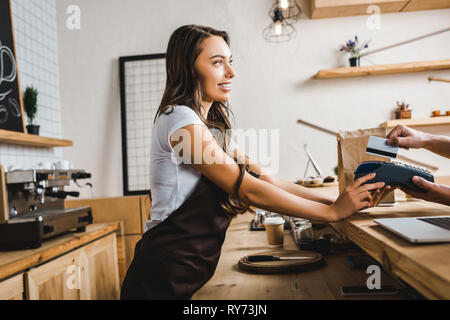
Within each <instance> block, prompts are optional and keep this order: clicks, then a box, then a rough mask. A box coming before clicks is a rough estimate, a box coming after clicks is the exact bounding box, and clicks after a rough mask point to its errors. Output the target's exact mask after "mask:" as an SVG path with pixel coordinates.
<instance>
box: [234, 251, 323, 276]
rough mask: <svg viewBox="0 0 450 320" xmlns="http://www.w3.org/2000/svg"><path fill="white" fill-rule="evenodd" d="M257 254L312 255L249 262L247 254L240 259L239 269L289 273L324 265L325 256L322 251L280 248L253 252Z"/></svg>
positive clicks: (254, 271) (268, 272)
mask: <svg viewBox="0 0 450 320" xmlns="http://www.w3.org/2000/svg"><path fill="white" fill-rule="evenodd" d="M256 255H274V256H279V257H310V259H301V260H277V261H263V262H249V261H248V260H247V256H245V257H242V258H241V259H239V264H238V266H239V269H241V270H243V271H247V272H250V273H263V274H276V273H289V272H298V271H303V270H310V269H314V268H318V267H320V266H322V265H323V262H324V261H323V256H322V255H321V254H320V253H318V252H313V251H304V250H278V251H266V252H258V253H255V254H252V256H256Z"/></svg>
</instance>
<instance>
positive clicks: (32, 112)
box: [23, 87, 39, 135]
mask: <svg viewBox="0 0 450 320" xmlns="http://www.w3.org/2000/svg"><path fill="white" fill-rule="evenodd" d="M38 95H39V92H38V91H37V90H36V89H35V88H33V87H27V88H26V89H25V93H24V95H23V104H24V108H25V113H26V114H27V118H28V122H29V123H30V124H29V125H27V132H28V133H29V134H36V135H39V125H35V124H33V120H34V118H35V116H36V112H37V96H38Z"/></svg>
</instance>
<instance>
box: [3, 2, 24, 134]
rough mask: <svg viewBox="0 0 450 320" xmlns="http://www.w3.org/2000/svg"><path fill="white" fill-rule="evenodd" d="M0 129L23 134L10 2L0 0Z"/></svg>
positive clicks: (20, 96) (21, 107)
mask: <svg viewBox="0 0 450 320" xmlns="http://www.w3.org/2000/svg"><path fill="white" fill-rule="evenodd" d="M0 129H3V130H11V131H18V132H24V121H23V106H22V95H21V93H20V84H19V76H18V72H17V59H16V53H15V46H14V30H13V23H12V15H11V2H10V0H0Z"/></svg>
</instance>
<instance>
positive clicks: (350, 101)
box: [57, 0, 450, 196]
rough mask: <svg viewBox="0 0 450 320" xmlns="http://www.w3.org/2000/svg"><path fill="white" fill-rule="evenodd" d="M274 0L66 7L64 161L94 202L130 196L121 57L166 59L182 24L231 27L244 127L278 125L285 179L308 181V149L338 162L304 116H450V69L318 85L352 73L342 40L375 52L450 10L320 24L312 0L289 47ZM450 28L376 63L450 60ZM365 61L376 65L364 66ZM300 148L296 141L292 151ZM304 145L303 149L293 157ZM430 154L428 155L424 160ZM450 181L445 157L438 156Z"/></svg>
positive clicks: (143, 0) (236, 102) (349, 125)
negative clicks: (274, 14) (271, 35)
mask: <svg viewBox="0 0 450 320" xmlns="http://www.w3.org/2000/svg"><path fill="white" fill-rule="evenodd" d="M272 2H273V1H270V0H246V1H239V0H215V1H211V0H190V1H182V0H165V1H156V0H128V1H125V0H95V1H92V0H58V1H57V12H58V28H59V43H60V72H61V98H62V106H63V113H62V127H63V137H64V138H66V139H73V140H74V147H73V148H66V149H64V157H65V158H66V159H69V160H71V161H72V162H73V163H74V164H75V166H76V167H79V168H84V169H86V170H88V171H90V172H92V173H93V176H94V178H93V183H94V186H95V189H96V196H118V195H122V162H121V129H120V101H119V77H118V57H119V56H126V55H138V54H150V53H160V52H164V51H165V50H166V46H167V42H168V39H169V37H170V35H171V33H172V32H173V31H174V30H175V29H176V28H177V27H179V26H181V25H183V24H189V23H195V24H204V25H209V26H212V27H215V28H218V29H223V30H226V31H228V32H229V34H230V36H231V49H232V52H233V57H234V61H235V62H234V66H235V71H236V73H237V77H236V78H235V79H234V85H233V93H232V109H233V111H234V114H235V118H236V122H235V124H236V127H238V128H243V129H249V128H267V129H275V128H277V129H280V138H281V143H280V170H279V174H278V175H279V176H280V177H282V178H285V179H289V180H295V179H296V178H299V177H301V176H303V172H304V170H305V165H306V158H305V154H304V153H303V144H305V143H307V144H308V146H309V149H310V151H311V153H312V154H313V155H314V157H315V158H316V160H317V161H318V162H319V164H320V166H321V167H322V168H323V170H324V171H325V173H326V174H332V170H333V167H334V166H336V165H337V152H336V141H335V138H333V137H332V136H329V135H326V134H324V133H321V132H318V131H316V130H314V129H311V128H308V127H305V126H302V125H299V124H297V123H296V120H297V119H299V118H301V119H304V120H306V121H310V122H313V123H316V124H319V125H322V126H325V127H327V128H330V129H332V130H339V129H356V128H369V127H376V126H378V125H379V124H380V123H381V122H384V121H386V120H388V119H390V118H391V113H392V111H393V110H394V109H395V107H396V104H395V102H396V101H398V100H400V101H403V100H404V101H405V102H407V103H409V104H410V105H411V108H412V110H413V113H412V114H413V117H414V118H421V117H428V116H429V115H430V113H431V110H435V109H441V110H448V109H450V108H449V106H450V86H449V84H448V83H442V82H431V83H429V82H428V80H427V77H428V76H429V75H434V76H439V77H447V78H449V77H450V70H442V71H434V72H419V73H411V74H403V75H386V76H378V77H368V78H352V79H336V80H312V79H311V77H312V76H313V75H314V74H315V73H316V72H317V71H318V70H320V69H327V68H333V67H338V66H344V65H346V64H347V60H346V57H345V56H343V55H341V54H340V53H339V51H338V49H339V47H340V45H341V44H342V43H344V42H345V41H346V40H348V39H350V38H352V37H353V36H354V35H355V34H358V36H359V37H360V39H369V38H370V39H372V43H371V48H372V49H374V48H378V47H382V46H386V45H389V44H393V43H396V42H400V41H404V40H406V39H409V38H413V37H416V36H419V35H423V34H426V33H430V32H433V31H436V30H439V29H443V28H445V27H448V26H449V21H450V19H449V17H450V10H448V9H447V10H432V11H419V12H410V13H400V14H398V13H394V14H385V15H382V17H381V29H379V30H369V29H368V28H367V27H366V21H367V16H356V17H344V18H334V19H321V20H311V19H309V18H308V15H309V1H299V3H300V4H301V6H302V8H303V10H304V14H303V18H302V19H301V20H300V21H299V22H298V23H296V24H295V28H296V29H297V31H298V35H297V37H296V38H295V39H293V40H291V41H290V42H287V43H283V44H271V43H267V42H265V41H264V39H263V38H262V30H263V29H264V28H265V27H266V26H267V25H268V24H269V23H270V19H269V17H268V11H269V9H270V7H271V5H272ZM72 4H76V5H78V6H79V7H80V8H81V29H80V30H68V29H67V28H66V19H67V18H68V15H67V14H66V8H67V7H68V6H69V5H72ZM449 52H450V32H447V33H444V34H440V35H437V36H434V37H431V38H428V39H425V40H421V41H419V42H415V43H411V44H407V45H404V46H402V47H398V48H394V49H391V50H388V51H385V52H380V53H377V54H375V55H373V56H371V57H370V59H371V61H372V62H373V63H376V64H384V63H397V62H408V61H422V60H435V59H448V58H449V56H448V54H449ZM362 64H363V65H368V64H371V63H370V62H369V61H367V60H363V61H362ZM295 145H296V146H297V147H296V148H295ZM296 149H298V150H296ZM427 159H428V158H427ZM432 159H434V160H433V161H435V160H436V159H437V160H436V161H437V163H438V165H439V166H440V167H441V168H444V170H442V171H440V173H443V174H448V173H449V169H450V166H449V165H448V162H447V163H446V162H443V160H445V159H443V158H440V157H436V158H432Z"/></svg>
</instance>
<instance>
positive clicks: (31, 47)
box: [0, 0, 62, 168]
mask: <svg viewBox="0 0 450 320" xmlns="http://www.w3.org/2000/svg"><path fill="white" fill-rule="evenodd" d="M11 5H12V15H13V24H14V36H15V41H16V55H17V65H18V70H19V77H20V78H19V80H20V86H21V88H20V89H21V91H22V93H23V92H24V90H25V88H26V87H27V86H34V87H35V88H37V90H38V91H39V96H38V112H37V115H36V119H35V121H34V123H36V124H39V125H40V132H39V134H40V135H41V136H45V137H53V138H62V137H61V105H60V92H59V67H58V66H59V62H58V33H57V20H56V0H11ZM24 116H25V122H26V123H25V125H27V124H28V122H27V119H26V115H24ZM60 159H62V150H61V149H60V148H54V149H47V148H37V147H27V146H16V145H10V144H4V143H0V164H2V165H3V167H5V168H8V166H10V165H12V164H14V165H20V166H23V167H24V168H27V167H32V166H34V165H36V164H38V163H39V162H42V161H51V162H54V161H57V160H60Z"/></svg>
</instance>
